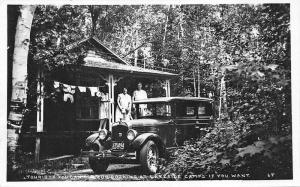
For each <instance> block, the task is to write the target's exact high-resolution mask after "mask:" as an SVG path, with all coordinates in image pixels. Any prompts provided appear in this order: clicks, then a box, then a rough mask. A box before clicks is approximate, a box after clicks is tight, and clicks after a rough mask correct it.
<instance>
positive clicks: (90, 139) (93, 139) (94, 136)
mask: <svg viewBox="0 0 300 187" xmlns="http://www.w3.org/2000/svg"><path fill="white" fill-rule="evenodd" d="M98 139H99V133H94V134H92V135H90V136H89V137H87V138H86V140H85V145H86V146H89V145H91V144H92V143H95V142H96V141H97V140H98Z"/></svg>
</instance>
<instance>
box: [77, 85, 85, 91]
mask: <svg viewBox="0 0 300 187" xmlns="http://www.w3.org/2000/svg"><path fill="white" fill-rule="evenodd" d="M78 88H79V90H80V92H86V87H82V86H78Z"/></svg>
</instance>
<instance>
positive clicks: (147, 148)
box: [140, 140, 159, 174]
mask: <svg viewBox="0 0 300 187" xmlns="http://www.w3.org/2000/svg"><path fill="white" fill-rule="evenodd" d="M158 157H159V154H158V148H157V146H156V144H155V143H154V142H153V141H151V140H150V141H148V142H147V143H146V144H145V145H144V146H143V148H142V149H141V151H140V161H141V164H142V167H143V169H144V170H145V172H146V173H150V174H155V173H156V172H157V170H158Z"/></svg>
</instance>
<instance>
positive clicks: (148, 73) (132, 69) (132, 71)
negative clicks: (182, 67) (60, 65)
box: [83, 56, 178, 79]
mask: <svg viewBox="0 0 300 187" xmlns="http://www.w3.org/2000/svg"><path fill="white" fill-rule="evenodd" d="M84 61H85V64H83V66H84V67H89V68H98V69H99V70H103V71H107V72H110V73H113V74H114V73H121V74H125V75H129V76H143V77H151V78H152V77H153V78H155V77H159V78H162V79H172V78H175V77H176V76H178V74H174V73H169V72H164V71H159V70H154V69H146V68H142V67H137V66H132V65H126V64H120V63H115V62H109V61H106V60H104V59H102V58H100V57H96V56H94V57H90V56H87V57H86V58H85V59H84Z"/></svg>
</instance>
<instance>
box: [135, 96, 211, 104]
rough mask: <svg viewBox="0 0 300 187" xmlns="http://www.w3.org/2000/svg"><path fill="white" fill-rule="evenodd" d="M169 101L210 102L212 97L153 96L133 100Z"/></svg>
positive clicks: (142, 101)
mask: <svg viewBox="0 0 300 187" xmlns="http://www.w3.org/2000/svg"><path fill="white" fill-rule="evenodd" d="M171 101H208V102H212V101H213V100H212V99H209V98H206V97H155V98H148V99H143V100H139V101H133V103H134V104H139V103H166V102H171Z"/></svg>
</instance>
